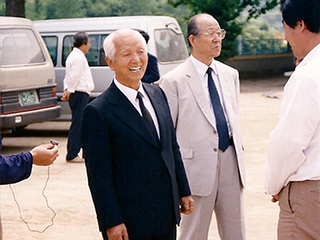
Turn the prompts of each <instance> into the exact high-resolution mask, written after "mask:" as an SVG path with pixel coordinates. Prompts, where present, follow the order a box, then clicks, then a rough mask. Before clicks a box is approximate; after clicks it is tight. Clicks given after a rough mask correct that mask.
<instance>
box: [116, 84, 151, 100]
mask: <svg viewBox="0 0 320 240" xmlns="http://www.w3.org/2000/svg"><path fill="white" fill-rule="evenodd" d="M114 83H115V85H116V86H117V87H118V88H119V90H120V91H121V92H122V93H123V94H124V95H125V96H126V97H127V98H128V99H129V101H130V102H132V103H134V102H135V100H136V98H137V94H138V91H139V92H141V93H142V97H143V98H145V97H146V92H145V91H144V89H143V87H142V84H141V81H140V87H139V89H138V91H137V90H135V89H133V88H129V87H127V86H125V85H123V84H121V83H120V82H119V81H118V80H117V79H116V78H114Z"/></svg>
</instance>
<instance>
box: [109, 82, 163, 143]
mask: <svg viewBox="0 0 320 240" xmlns="http://www.w3.org/2000/svg"><path fill="white" fill-rule="evenodd" d="M109 91H110V93H111V94H112V95H111V100H110V101H109V102H110V103H111V104H113V105H114V114H115V115H116V116H117V117H118V118H119V120H121V121H122V122H123V123H124V124H126V125H128V126H129V127H130V128H131V129H132V130H133V131H135V132H137V133H138V134H139V135H140V136H141V137H143V138H144V139H146V140H147V141H149V142H150V143H152V144H153V145H154V146H156V147H158V145H159V144H158V143H156V141H155V140H154V139H153V137H152V135H151V133H150V132H149V130H148V126H147V124H146V123H145V122H144V120H143V118H142V117H141V115H140V114H139V112H138V111H137V110H136V108H135V107H134V106H133V105H132V104H131V102H130V101H129V100H128V99H127V97H126V96H125V95H124V94H123V93H122V92H121V91H120V90H119V89H118V88H117V86H116V85H115V84H114V83H112V84H111V85H110V87H109Z"/></svg>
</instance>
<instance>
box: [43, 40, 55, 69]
mask: <svg viewBox="0 0 320 240" xmlns="http://www.w3.org/2000/svg"><path fill="white" fill-rule="evenodd" d="M42 38H43V40H44V42H45V44H46V46H47V48H48V50H49V53H50V56H51V59H52V62H53V66H57V54H58V37H57V36H43V37H42Z"/></svg>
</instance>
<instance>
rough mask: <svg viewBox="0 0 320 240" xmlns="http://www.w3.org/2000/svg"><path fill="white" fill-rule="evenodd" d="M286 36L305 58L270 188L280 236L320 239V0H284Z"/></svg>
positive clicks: (286, 95) (276, 134)
mask: <svg viewBox="0 0 320 240" xmlns="http://www.w3.org/2000/svg"><path fill="white" fill-rule="evenodd" d="M281 11H282V18H283V20H282V23H283V28H284V32H285V37H286V39H287V41H288V42H289V44H290V46H291V48H292V51H293V54H294V56H295V57H296V59H297V60H298V61H299V63H298V64H297V66H296V68H295V70H294V72H293V74H292V75H291V77H290V78H289V80H288V82H287V83H286V85H285V87H284V92H283V98H282V104H281V108H280V117H279V123H278V125H277V126H276V128H275V129H274V130H273V131H272V132H271V133H270V142H269V148H268V155H267V162H266V176H265V190H266V193H267V194H270V195H272V198H271V200H272V202H278V201H279V207H280V214H279V221H278V230H277V235H278V239H279V240H289V239H290V240H291V239H297V240H298V239H299V240H300V239H301V240H302V239H303V240H311V239H312V240H319V239H320V98H319V96H320V71H319V66H320V15H319V14H320V1H319V0H281Z"/></svg>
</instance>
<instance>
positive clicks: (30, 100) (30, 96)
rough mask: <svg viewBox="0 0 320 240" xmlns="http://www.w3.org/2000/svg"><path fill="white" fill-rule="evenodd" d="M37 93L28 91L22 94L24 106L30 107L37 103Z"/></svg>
mask: <svg viewBox="0 0 320 240" xmlns="http://www.w3.org/2000/svg"><path fill="white" fill-rule="evenodd" d="M36 95H37V94H36V92H35V91H26V92H21V93H20V98H21V103H22V105H29V104H35V103H37V96H36Z"/></svg>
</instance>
